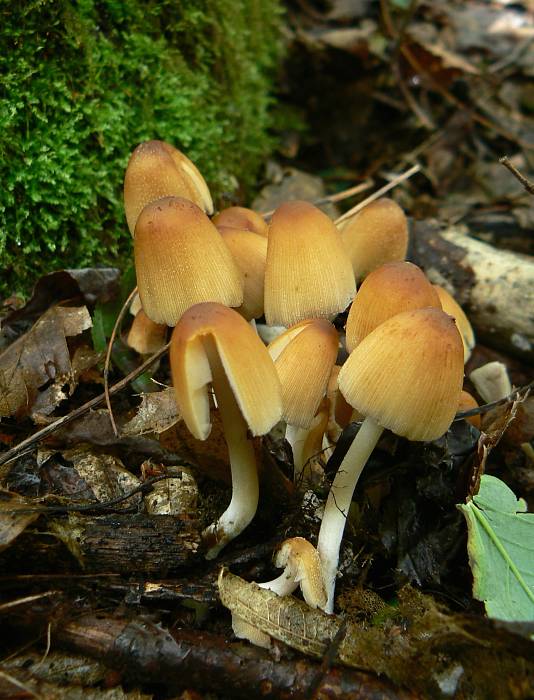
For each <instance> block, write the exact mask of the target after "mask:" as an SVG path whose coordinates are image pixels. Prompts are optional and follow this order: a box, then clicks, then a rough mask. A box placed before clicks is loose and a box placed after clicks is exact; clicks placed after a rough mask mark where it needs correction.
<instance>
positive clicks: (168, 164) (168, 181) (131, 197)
mask: <svg viewBox="0 0 534 700" xmlns="http://www.w3.org/2000/svg"><path fill="white" fill-rule="evenodd" d="M170 196H174V197H185V199H189V200H190V201H192V202H194V203H195V204H197V205H198V206H199V207H200V208H201V209H203V210H204V211H205V212H206V213H207V214H211V213H212V211H213V203H212V200H211V194H210V192H209V189H208V186H207V184H206V182H205V180H204V178H203V177H202V175H201V174H200V172H199V170H198V168H197V167H196V166H195V165H194V163H192V162H191V161H190V160H189V158H187V157H186V156H185V155H184V154H183V153H181V152H180V151H179V150H178V149H176V148H174V146H171V145H170V144H169V143H165V141H145V142H144V143H141V144H139V146H137V148H136V149H135V150H134V152H133V153H132V155H131V156H130V160H129V162H128V166H127V168H126V173H125V175H124V210H125V213H126V221H127V223H128V228H129V229H130V233H131V234H132V236H133V235H134V231H135V225H136V223H137V219H138V217H139V215H140V213H141V211H142V210H143V208H144V207H145V206H146V205H147V204H150V202H154V201H155V200H157V199H160V198H161V197H170Z"/></svg>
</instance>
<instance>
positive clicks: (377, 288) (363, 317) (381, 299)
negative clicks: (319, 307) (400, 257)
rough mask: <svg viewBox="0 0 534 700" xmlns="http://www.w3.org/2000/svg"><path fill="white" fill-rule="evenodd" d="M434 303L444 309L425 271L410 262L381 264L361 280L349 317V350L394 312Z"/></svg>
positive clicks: (347, 331) (420, 307) (433, 304)
mask: <svg viewBox="0 0 534 700" xmlns="http://www.w3.org/2000/svg"><path fill="white" fill-rule="evenodd" d="M426 306H432V307H434V308H436V309H441V304H440V301H439V297H438V295H437V292H436V290H435V289H434V287H433V286H432V285H431V284H430V282H429V281H428V279H427V278H426V277H425V275H424V273H423V271H422V270H421V269H420V268H418V267H417V265H413V264H412V263H409V262H393V263H387V264H385V265H381V266H380V267H379V268H377V269H376V270H374V271H373V272H371V273H370V274H369V275H368V276H367V277H366V278H365V279H364V281H363V282H362V285H361V287H360V288H359V290H358V293H357V294H356V296H355V297H354V301H353V302H352V306H351V307H350V311H349V316H348V318H347V327H346V336H347V350H348V351H349V352H351V351H352V350H354V348H355V347H356V346H357V345H358V343H361V341H362V340H363V339H364V338H365V336H366V335H368V334H369V333H370V332H371V331H372V330H374V329H375V328H376V327H377V326H379V325H380V324H381V323H383V322H384V321H386V320H387V319H388V318H391V316H394V315H395V314H398V313H401V312H402V311H409V310H410V309H424V308H425V307H426Z"/></svg>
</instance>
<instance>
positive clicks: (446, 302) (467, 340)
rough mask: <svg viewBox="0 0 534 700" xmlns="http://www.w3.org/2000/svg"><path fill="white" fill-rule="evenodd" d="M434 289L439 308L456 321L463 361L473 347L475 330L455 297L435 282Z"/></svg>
mask: <svg viewBox="0 0 534 700" xmlns="http://www.w3.org/2000/svg"><path fill="white" fill-rule="evenodd" d="M434 289H435V290H436V292H437V295H438V297H439V300H440V302H441V308H442V309H443V311H445V313H447V314H449V316H452V317H453V318H454V320H455V321H456V325H457V326H458V330H459V331H460V335H461V336H462V341H463V344H464V363H465V362H467V360H468V359H469V357H470V355H471V351H472V350H473V348H474V347H475V342H476V341H475V332H474V331H473V326H472V325H471V323H470V322H469V319H468V318H467V316H466V315H465V312H464V310H463V309H462V307H461V306H460V304H459V303H458V302H457V301H456V299H455V298H454V297H453V296H452V295H451V294H449V292H448V291H447V290H446V289H445V288H444V287H440V286H439V285H437V284H435V285H434Z"/></svg>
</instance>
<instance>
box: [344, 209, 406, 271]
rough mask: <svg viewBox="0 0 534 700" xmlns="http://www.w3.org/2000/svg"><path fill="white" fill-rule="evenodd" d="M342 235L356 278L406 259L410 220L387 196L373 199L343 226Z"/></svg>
mask: <svg viewBox="0 0 534 700" xmlns="http://www.w3.org/2000/svg"><path fill="white" fill-rule="evenodd" d="M341 238H342V240H343V245H344V246H345V250H346V251H347V253H348V255H349V257H350V260H351V263H352V267H353V270H354V276H355V278H356V279H357V280H360V279H362V278H363V277H365V276H366V275H368V274H369V273H370V272H371V271H372V270H374V269H375V268H377V267H379V266H380V265H383V264H384V263H387V262H394V261H395V260H404V258H405V257H406V251H407V248H408V222H407V220H406V216H405V215H404V212H403V211H402V209H401V208H400V207H399V205H398V204H397V203H396V202H394V201H393V200H392V199H388V198H386V197H384V198H382V199H377V200H376V201H374V202H371V203H370V204H368V205H367V206H366V207H364V208H363V209H362V210H361V211H359V212H358V213H357V214H355V216H353V217H352V218H350V219H348V220H347V221H346V223H345V224H343V225H342V228H341Z"/></svg>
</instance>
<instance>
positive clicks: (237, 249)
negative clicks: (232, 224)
mask: <svg viewBox="0 0 534 700" xmlns="http://www.w3.org/2000/svg"><path fill="white" fill-rule="evenodd" d="M219 231H220V233H221V236H222V238H223V240H224V242H225V243H226V245H227V246H228V248H229V250H230V252H231V253H232V257H233V258H234V260H235V262H236V264H237V267H238V268H239V270H240V271H241V274H242V275H243V279H244V287H243V304H242V305H241V306H240V307H239V309H238V311H239V313H241V314H242V315H243V316H244V317H245V318H246V319H247V321H250V320H251V319H253V318H259V317H260V316H263V286H264V282H265V262H266V259H267V239H266V238H264V237H263V236H259V235H258V234H257V233H252V231H244V230H240V229H235V228H229V227H228V226H221V227H220V229H219Z"/></svg>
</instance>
